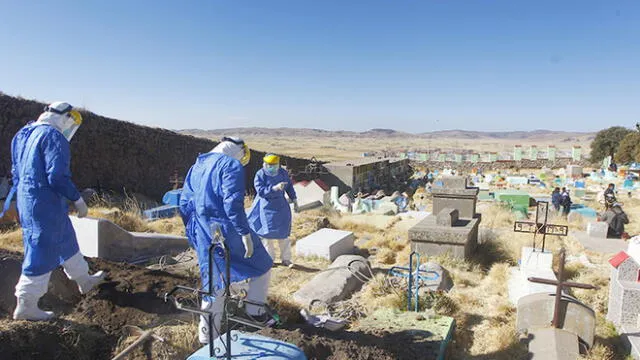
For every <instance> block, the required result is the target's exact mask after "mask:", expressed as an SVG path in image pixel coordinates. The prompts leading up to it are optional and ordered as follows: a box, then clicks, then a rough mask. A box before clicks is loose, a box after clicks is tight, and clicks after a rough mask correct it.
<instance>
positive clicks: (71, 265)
mask: <svg viewBox="0 0 640 360" xmlns="http://www.w3.org/2000/svg"><path fill="white" fill-rule="evenodd" d="M62 268H63V269H64V273H65V274H67V277H68V278H69V279H70V280H74V281H75V282H76V283H77V284H78V290H80V293H81V294H86V293H88V292H89V291H91V289H93V288H94V287H95V286H96V285H98V284H99V283H101V282H102V281H103V280H104V277H105V276H106V274H105V273H104V272H103V271H98V272H97V273H95V274H93V275H89V264H87V262H86V261H85V260H84V257H83V256H82V254H81V253H80V252H79V251H78V252H77V253H76V254H75V255H73V256H72V257H70V258H69V259H67V261H65V262H64V263H63V264H62Z"/></svg>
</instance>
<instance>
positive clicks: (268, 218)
mask: <svg viewBox="0 0 640 360" xmlns="http://www.w3.org/2000/svg"><path fill="white" fill-rule="evenodd" d="M253 185H254V186H255V189H256V198H255V199H254V200H253V205H252V206H251V210H249V225H250V226H251V229H253V231H255V232H256V234H258V235H260V237H261V238H262V244H263V245H264V247H265V248H266V249H267V252H268V253H269V256H271V258H272V259H274V260H275V250H276V249H275V242H277V243H278V244H279V245H280V258H281V260H282V265H284V266H288V267H292V266H293V263H292V262H291V242H290V241H289V235H291V208H290V207H289V202H288V201H287V199H286V198H285V193H286V194H287V195H288V196H289V199H291V201H292V202H293V208H294V211H296V212H298V200H297V196H296V191H295V190H294V189H293V184H292V183H291V180H290V178H289V173H288V172H287V170H285V169H283V168H282V167H280V157H279V156H277V155H274V154H267V155H266V156H265V157H264V158H263V165H262V169H260V170H258V172H257V173H256V176H255V178H254V180H253Z"/></svg>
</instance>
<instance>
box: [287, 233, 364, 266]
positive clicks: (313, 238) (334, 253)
mask: <svg viewBox="0 0 640 360" xmlns="http://www.w3.org/2000/svg"><path fill="white" fill-rule="evenodd" d="M354 241H355V237H354V236H353V233H352V232H351V231H343V230H334V229H326V228H325V229H320V230H318V231H316V232H314V233H313V234H311V235H308V236H307V237H305V238H303V239H300V240H298V241H297V242H296V255H298V256H318V257H321V258H325V259H328V260H329V261H333V260H335V259H336V258H337V257H338V256H340V255H348V254H353V247H354Z"/></svg>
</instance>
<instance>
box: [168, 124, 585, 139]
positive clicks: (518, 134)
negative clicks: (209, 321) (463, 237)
mask: <svg viewBox="0 0 640 360" xmlns="http://www.w3.org/2000/svg"><path fill="white" fill-rule="evenodd" d="M177 132H179V133H182V134H188V135H193V136H198V137H206V138H214V139H217V138H219V137H221V136H223V135H237V136H244V137H250V136H256V137H257V136H272V137H281V136H291V137H371V138H377V137H386V138H389V137H409V138H424V139H434V138H448V139H503V140H554V139H557V140H560V141H573V140H592V139H593V137H594V136H595V133H588V132H570V131H552V130H532V131H467V130H441V131H431V132H424V133H418V134H411V133H407V132H402V131H396V130H392V129H371V130H367V131H363V132H356V131H331V130H322V129H299V128H261V127H243V128H229V129H216V130H201V129H184V130H178V131H177Z"/></svg>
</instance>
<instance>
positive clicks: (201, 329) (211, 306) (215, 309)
mask: <svg viewBox="0 0 640 360" xmlns="http://www.w3.org/2000/svg"><path fill="white" fill-rule="evenodd" d="M216 299H217V301H216V300H214V301H213V303H211V302H208V301H206V300H202V305H201V306H200V309H201V310H204V311H207V312H210V313H211V314H212V315H213V326H212V327H211V331H212V334H213V339H214V340H215V339H216V338H217V337H218V336H220V333H219V330H220V322H221V317H222V308H223V307H224V301H223V299H222V296H218V297H217V298H216ZM198 340H199V341H200V343H201V344H208V343H209V319H208V316H204V315H200V322H199V323H198Z"/></svg>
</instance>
